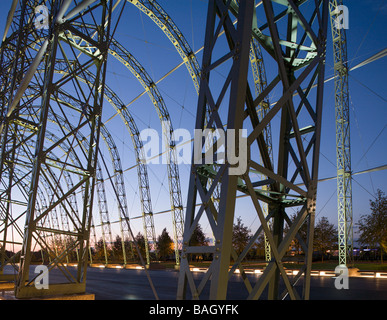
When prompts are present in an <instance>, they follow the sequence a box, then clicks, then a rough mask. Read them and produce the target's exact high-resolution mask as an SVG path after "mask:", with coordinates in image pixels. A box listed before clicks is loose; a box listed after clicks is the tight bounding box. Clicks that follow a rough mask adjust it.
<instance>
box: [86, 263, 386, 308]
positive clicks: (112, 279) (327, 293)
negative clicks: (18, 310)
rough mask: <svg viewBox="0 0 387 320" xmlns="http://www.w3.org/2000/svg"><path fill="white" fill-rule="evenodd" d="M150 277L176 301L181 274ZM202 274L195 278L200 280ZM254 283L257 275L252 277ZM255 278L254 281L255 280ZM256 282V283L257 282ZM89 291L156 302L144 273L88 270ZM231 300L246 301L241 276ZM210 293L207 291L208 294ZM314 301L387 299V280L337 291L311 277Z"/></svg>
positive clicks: (352, 282) (326, 280) (363, 281)
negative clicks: (179, 275)
mask: <svg viewBox="0 0 387 320" xmlns="http://www.w3.org/2000/svg"><path fill="white" fill-rule="evenodd" d="M149 274H150V277H151V279H152V281H153V283H154V285H155V288H156V290H157V293H158V295H159V298H160V299H163V300H164V299H171V300H174V299H176V292H177V281H178V274H179V273H178V272H177V271H173V270H150V271H149ZM202 276H203V274H202V273H197V274H195V275H194V277H195V280H197V281H200V279H201V277H202ZM249 277H251V278H252V279H251V280H252V282H253V280H254V282H255V281H256V280H255V279H257V277H258V276H255V275H250V276H249ZM254 278H255V279H254ZM254 282H253V283H254ZM87 290H88V292H91V293H94V294H95V297H96V299H113V300H122V299H144V300H147V299H154V295H153V293H152V290H151V288H150V286H149V282H148V280H147V278H146V274H145V271H144V270H124V269H96V268H89V270H88V274H87ZM228 291H229V293H228V299H235V300H238V299H242V300H243V299H245V298H246V296H247V290H246V289H245V287H244V284H243V283H242V278H241V276H240V275H234V276H233V277H232V278H231V279H230V282H229V290H228ZM206 292H208V290H205V292H204V294H206ZM310 298H311V300H387V279H377V278H350V279H349V289H348V290H344V289H342V290H337V289H336V288H335V286H334V279H333V278H330V277H312V280H311V297H310Z"/></svg>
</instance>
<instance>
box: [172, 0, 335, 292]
mask: <svg viewBox="0 0 387 320" xmlns="http://www.w3.org/2000/svg"><path fill="white" fill-rule="evenodd" d="M305 2H306V1H269V0H264V1H262V2H259V3H258V4H257V5H256V6H255V2H254V1H252V0H251V1H240V2H236V1H227V2H224V1H210V2H209V5H208V13H207V25H206V36H205V44H204V50H203V62H202V74H201V82H200V91H199V101H198V108H197V118H196V124H195V129H197V130H199V131H200V130H204V129H206V130H207V132H208V131H213V132H218V133H219V135H218V136H217V137H216V135H215V134H214V137H215V138H214V139H215V140H216V143H214V145H213V146H212V147H210V148H208V147H206V148H205V150H203V149H202V148H203V145H200V144H199V147H197V148H199V149H198V150H199V151H198V152H199V154H198V158H197V159H196V162H195V163H194V164H193V165H192V168H191V174H190V182H189V192H188V201H187V211H186V217H185V227H184V230H185V232H184V242H183V252H182V263H181V269H180V276H179V284H178V298H179V299H185V298H187V297H191V298H193V299H198V298H199V297H202V295H203V289H204V288H205V286H206V284H207V283H210V292H209V298H210V299H226V298H227V288H228V280H229V278H230V275H231V274H232V273H233V272H234V271H235V270H236V269H237V268H238V269H239V272H240V273H241V274H242V277H243V279H244V284H245V286H246V290H247V298H248V299H257V298H260V297H261V295H262V293H263V291H264V290H265V288H268V290H267V296H268V298H269V299H280V298H284V297H286V296H289V297H290V298H291V299H297V298H305V299H308V297H309V293H310V292H309V290H310V272H311V262H312V253H313V230H314V217H315V206H316V191H317V180H318V164H319V152H320V136H321V112H322V100H323V88H324V69H325V50H326V37H327V27H328V21H329V16H328V15H329V12H328V10H329V8H328V4H329V3H328V1H315V2H309V3H308V4H309V6H311V7H312V9H310V8H309V10H306V9H305V7H304V6H303V4H305ZM232 16H235V17H236V18H237V22H236V24H233V22H232V19H231V17H232ZM262 20H263V21H264V22H265V23H264V24H262V25H258V21H262ZM220 32H224V34H225V38H226V40H227V42H226V43H222V44H218V43H219V42H220V41H221V40H220V38H219V37H218V35H219V33H220ZM252 37H254V38H255V39H256V40H257V41H258V42H259V44H260V45H261V46H262V48H263V50H264V51H265V52H266V53H267V54H268V55H269V56H270V57H271V58H272V59H273V60H274V63H275V64H276V66H277V67H278V74H276V75H274V77H273V79H271V80H270V81H269V82H268V85H267V87H266V88H265V89H264V90H263V91H262V92H261V93H260V94H259V95H258V97H256V98H255V99H254V98H253V96H252V92H251V89H250V85H249V82H248V78H249V77H248V62H249V55H250V43H251V39H252ZM220 67H223V69H222V71H223V72H224V73H226V74H227V77H226V80H225V81H223V82H221V83H220V84H219V80H218V81H212V79H213V78H214V72H216V70H217V69H218V68H220ZM315 84H316V85H317V93H316V94H315V95H312V94H311V88H312V86H313V85H315ZM216 85H218V86H219V88H217V87H216ZM276 87H277V88H280V90H282V96H281V98H280V99H279V100H278V102H277V103H276V104H275V105H274V106H273V107H272V108H271V109H270V111H268V112H267V113H266V114H265V115H264V116H263V117H261V118H259V117H258V114H257V111H256V109H257V106H258V105H259V104H260V103H261V102H262V101H265V99H266V98H267V96H268V94H269V93H270V92H272V90H273V89H274V88H276ZM295 94H297V96H296V95H295ZM207 115H208V116H207ZM275 116H277V117H280V128H279V130H280V133H279V140H278V141H277V143H276V148H277V152H278V153H277V154H278V159H277V162H276V163H275V164H274V165H273V163H272V161H271V157H270V154H269V150H270V148H269V146H268V145H267V139H265V133H264V129H265V128H266V127H267V126H268V125H269V124H270V123H272V122H273V121H274V120H273V119H274V117H275ZM206 118H207V119H208V120H206ZM301 119H302V120H301ZM242 129H244V130H245V132H246V134H247V137H243V136H242V135H240V134H239V133H240V132H241V130H242ZM202 132H203V137H202V138H201V139H200V140H202V139H203V142H204V141H205V140H206V137H205V131H202ZM222 132H223V134H221V133H222ZM229 133H230V135H229ZM305 135H309V138H310V139H309V140H308V142H307V143H305V140H306V139H303V137H304V136H305ZM199 138H200V137H199ZM207 139H208V138H207ZM204 146H206V144H205V143H204ZM220 146H223V147H224V151H223V152H222V154H223V155H226V154H227V155H233V156H232V157H231V158H228V159H224V157H222V154H221V151H220V149H219V147H220ZM235 146H237V147H235ZM238 146H239V147H238ZM273 148H274V144H273ZM235 150H237V151H235ZM232 152H235V153H236V154H233V153H232ZM208 156H211V157H212V159H215V160H214V162H215V163H216V164H215V165H209V164H207V163H206V159H208ZM236 156H239V160H240V161H241V160H242V159H243V158H244V157H245V160H246V163H245V165H246V167H243V169H242V170H240V168H239V169H238V168H235V167H236V165H237V163H236V162H235V157H236ZM259 161H262V164H259V163H258V162H259ZM239 164H240V163H239ZM256 173H258V174H259V175H264V176H266V177H267V179H265V180H261V179H260V178H258V179H257V177H256ZM259 177H261V176H259ZM209 179H211V184H210V185H208V184H207V181H208V180H209ZM297 180H299V181H301V183H302V187H300V186H297V185H296V181H297ZM218 184H220V198H219V205H218V206H215V205H214V202H213V197H212V194H213V192H214V190H216V188H217V186H218ZM237 193H242V194H245V195H247V197H248V198H249V199H251V201H252V203H253V206H254V209H255V212H256V214H257V216H258V218H259V220H260V223H261V226H260V227H259V228H258V230H257V231H256V233H255V234H254V235H253V237H252V238H251V241H250V242H249V244H248V245H247V246H246V247H245V248H244V250H243V252H242V253H240V254H237V253H236V251H235V248H234V247H233V246H232V227H233V221H234V215H235V212H237V211H238V210H240V209H238V202H237V201H236V197H237ZM263 204H267V205H268V215H267V216H265V215H264V213H263V209H262V206H263ZM196 207H197V208H196ZM289 208H297V215H296V218H295V219H294V221H290V218H289V215H288V213H287V209H289ZM203 217H205V218H206V219H208V221H209V224H210V226H211V231H212V233H213V235H214V243H213V245H210V246H192V245H190V241H191V237H192V235H193V232H194V230H195V228H196V226H197V225H198V223H199V222H200V221H201V219H202V218H203ZM285 222H286V223H287V224H288V225H289V226H290V227H289V231H288V232H287V233H286V235H285V236H284V232H283V230H284V224H285ZM270 225H272V226H270ZM303 225H306V226H307V227H306V230H307V236H306V238H305V239H303V238H302V237H301V236H300V234H299V232H300V228H301V227H302V226H303ZM262 232H264V233H265V236H266V237H267V241H268V242H269V245H270V251H271V260H270V261H269V262H268V265H267V267H266V268H265V270H264V271H263V274H262V276H260V277H259V280H258V281H257V282H256V283H255V284H253V283H251V282H250V280H249V278H248V277H247V276H246V274H245V272H244V269H243V266H242V264H241V262H242V260H243V258H244V257H245V256H246V254H247V252H248V251H249V249H251V247H252V246H253V245H254V243H255V241H256V239H257V238H258V236H259V235H260V234H261V233H262ZM293 239H298V241H300V243H301V245H302V247H303V250H304V252H305V260H304V264H303V266H302V267H301V268H300V271H299V272H298V273H297V275H296V276H295V277H294V278H292V279H290V278H289V277H288V275H287V274H286V271H285V269H284V267H283V262H282V260H283V257H284V254H285V252H286V250H287V249H288V247H289V245H290V243H291V241H292V240H293ZM202 253H211V254H212V255H213V257H214V258H213V261H212V262H211V265H210V267H209V268H208V271H207V273H206V274H205V276H204V277H203V279H202V280H201V282H200V283H199V284H196V283H195V281H194V278H193V274H192V271H191V270H190V268H189V261H190V257H191V255H193V254H202ZM230 263H231V265H232V267H231V268H230ZM301 277H304V281H303V289H302V291H301V292H299V291H298V290H297V289H296V287H297V283H298V282H299V280H300V278H301ZM280 279H281V280H282V281H283V283H284V284H285V290H284V291H283V292H280V291H279V290H280V287H279V283H280Z"/></svg>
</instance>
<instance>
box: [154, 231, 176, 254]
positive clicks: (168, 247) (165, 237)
mask: <svg viewBox="0 0 387 320" xmlns="http://www.w3.org/2000/svg"><path fill="white" fill-rule="evenodd" d="M157 251H158V253H159V257H160V259H161V260H163V259H165V260H166V259H167V258H168V257H169V256H170V255H171V254H173V251H174V243H173V241H172V239H171V237H170V236H169V233H168V231H167V228H164V229H163V231H162V232H161V235H159V236H158V237H157Z"/></svg>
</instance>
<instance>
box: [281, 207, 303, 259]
mask: <svg viewBox="0 0 387 320" xmlns="http://www.w3.org/2000/svg"><path fill="white" fill-rule="evenodd" d="M298 215H299V212H297V213H294V214H292V215H291V217H290V225H289V224H288V223H286V224H285V227H284V235H286V234H287V233H288V232H289V230H290V227H291V225H292V224H293V223H294V221H295V220H296V218H297V217H298ZM297 234H298V237H299V238H300V239H302V241H303V242H304V243H306V241H307V234H308V224H307V223H303V224H302V226H301V227H300V229H299V230H298V231H297ZM292 246H293V247H294V248H295V249H296V250H297V253H298V254H301V253H302V252H304V250H303V248H302V246H301V243H300V241H299V239H297V238H294V239H293V240H292ZM304 253H305V252H304Z"/></svg>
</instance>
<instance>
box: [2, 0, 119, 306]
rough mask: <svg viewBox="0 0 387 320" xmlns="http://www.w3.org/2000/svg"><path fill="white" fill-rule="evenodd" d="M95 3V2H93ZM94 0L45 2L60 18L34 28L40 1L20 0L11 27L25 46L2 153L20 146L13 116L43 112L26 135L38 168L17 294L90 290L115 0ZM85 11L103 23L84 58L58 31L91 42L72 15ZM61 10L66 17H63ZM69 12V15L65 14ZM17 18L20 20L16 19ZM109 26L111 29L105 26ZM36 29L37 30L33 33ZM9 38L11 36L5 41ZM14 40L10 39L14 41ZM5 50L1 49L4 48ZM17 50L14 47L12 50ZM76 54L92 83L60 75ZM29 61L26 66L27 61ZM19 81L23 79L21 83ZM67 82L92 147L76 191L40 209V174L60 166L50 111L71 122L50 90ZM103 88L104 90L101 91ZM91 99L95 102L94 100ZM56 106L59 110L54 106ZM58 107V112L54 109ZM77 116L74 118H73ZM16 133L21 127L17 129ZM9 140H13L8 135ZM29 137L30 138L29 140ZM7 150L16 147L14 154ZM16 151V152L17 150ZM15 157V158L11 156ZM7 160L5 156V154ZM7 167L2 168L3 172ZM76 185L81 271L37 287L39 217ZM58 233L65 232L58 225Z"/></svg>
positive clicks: (24, 117) (28, 120)
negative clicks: (62, 60) (61, 65)
mask: <svg viewBox="0 0 387 320" xmlns="http://www.w3.org/2000/svg"><path fill="white" fill-rule="evenodd" d="M92 2H95V1H92ZM92 2H87V4H88V5H91V6H90V7H89V6H87V5H86V6H85V3H81V4H79V5H75V6H74V7H73V8H72V9H71V10H70V11H69V12H67V10H68V9H69V6H67V7H65V5H66V4H70V3H69V2H68V1H66V2H64V3H59V2H58V1H57V2H55V1H49V2H46V3H45V4H46V5H47V6H48V7H49V10H50V16H51V17H55V19H53V20H52V21H50V24H49V25H48V29H47V30H46V29H44V28H43V29H34V28H33V19H30V17H33V16H34V14H35V7H36V5H37V2H36V1H21V2H20V3H21V9H20V10H17V11H16V12H15V17H14V22H13V26H12V27H16V28H17V30H18V32H19V38H18V40H17V46H18V47H19V48H20V49H21V50H20V51H18V52H17V55H19V54H20V57H18V56H17V57H16V59H14V60H13V63H14V66H15V67H14V72H13V73H11V81H12V82H13V83H14V85H13V87H14V88H15V89H16V88H17V89H16V90H15V89H12V88H11V90H10V96H9V98H8V101H9V104H8V108H7V110H6V113H5V112H3V115H4V118H3V121H2V123H1V133H2V135H3V137H2V138H3V143H2V155H8V154H11V155H12V153H13V151H12V150H16V148H13V149H12V148H9V142H8V141H12V140H13V141H15V140H16V139H15V138H14V135H12V130H16V129H17V128H16V126H17V123H14V120H15V119H16V120H17V121H22V122H26V123H31V125H32V126H34V117H31V115H33V114H31V112H39V115H38V119H39V120H38V125H37V124H35V126H36V128H38V130H36V131H35V132H34V133H33V134H32V135H30V136H29V137H26V141H28V140H31V139H32V137H36V146H35V151H34V159H33V168H32V170H31V173H30V174H31V177H32V179H31V186H30V193H29V198H28V205H27V212H26V222H25V232H24V239H23V246H22V255H21V265H20V271H19V275H18V279H17V283H16V288H15V294H16V296H17V297H18V298H23V297H31V296H35V295H42V294H64V293H82V292H84V291H85V284H86V266H87V260H88V259H87V255H88V245H89V233H90V224H91V216H92V203H93V197H94V187H95V183H96V179H95V174H96V161H97V156H98V147H97V146H98V141H99V131H100V123H101V117H100V116H101V112H102V99H101V96H103V87H104V82H105V73H106V64H105V61H106V58H107V50H106V48H107V44H108V42H109V36H110V31H109V30H110V17H111V9H112V2H110V4H107V2H106V1H104V0H102V1H98V2H96V3H94V4H93V5H92ZM80 12H82V19H83V21H87V20H89V21H90V20H91V21H93V22H94V23H95V24H97V25H99V26H103V27H102V28H99V33H98V41H97V42H96V41H94V43H95V44H96V45H95V48H93V49H92V50H93V51H92V52H93V54H92V55H91V56H88V57H86V58H85V56H83V57H81V58H79V57H77V54H76V52H75V50H74V49H73V48H69V49H68V50H67V51H66V53H65V43H64V42H60V39H59V34H61V33H63V31H64V30H72V31H73V32H77V33H78V35H79V36H81V37H83V38H84V39H85V40H87V41H90V35H89V33H88V31H87V30H86V29H85V28H78V29H77V30H75V27H74V26H73V25H72V20H78V19H79V16H80V15H79V13H80ZM61 15H62V17H61ZM63 16H65V19H62V18H63ZM16 21H19V23H17V22H16ZM105 26H107V30H106V31H105ZM31 30H32V32H31ZM41 38H44V39H45V41H44V42H43V43H42V44H41V46H40V48H39V51H38V52H37V53H36V51H35V52H34V50H33V48H32V47H33V46H32V45H30V43H33V42H35V43H37V44H38V43H39V40H37V39H41ZM6 41H7V40H6ZM10 41H11V40H10ZM10 41H8V42H7V44H5V45H4V46H3V50H4V51H7V49H6V47H7V46H10ZM3 50H2V51H3ZM10 50H12V48H11V49H10ZM66 54H68V55H73V56H74V58H75V59H76V60H77V65H76V66H69V67H74V68H73V69H71V73H72V74H77V73H81V72H83V70H86V69H89V70H93V72H94V73H95V74H96V79H97V81H96V82H95V83H93V84H88V85H87V86H83V87H81V86H80V85H79V84H77V83H70V82H69V81H68V80H69V79H68V78H67V79H64V78H62V79H59V80H57V79H55V78H54V69H55V60H56V59H57V57H58V56H60V55H64V56H66ZM42 60H43V61H44V63H45V65H46V69H45V74H44V76H43V77H40V76H39V75H36V74H35V72H36V70H37V68H38V66H39V65H40V63H41V61H42ZM23 61H24V62H25V67H24V64H23ZM32 78H35V79H36V81H37V82H38V83H39V84H40V87H41V92H42V93H44V94H43V95H42V96H40V95H39V96H36V97H34V98H33V99H31V100H35V101H36V102H37V103H38V104H40V108H39V110H31V109H30V108H29V106H30V105H31V104H30V103H29V102H27V101H26V99H23V95H24V94H25V93H26V92H27V91H28V85H29V82H30V81H31V79H32ZM18 83H19V84H18ZM64 85H73V90H75V92H78V94H79V96H80V98H81V100H82V101H83V102H84V103H85V108H84V110H83V112H82V114H81V115H80V116H79V118H78V119H77V120H75V122H77V123H76V124H75V125H76V126H77V130H82V131H84V133H85V134H86V135H87V136H88V137H89V145H90V148H89V150H88V151H87V153H84V154H83V155H82V166H81V167H80V168H78V169H79V171H78V174H79V175H80V177H81V178H80V181H79V182H77V183H76V185H74V188H73V189H72V190H69V191H68V192H67V193H65V194H64V195H63V196H62V197H57V195H55V199H53V201H52V202H51V203H50V205H49V207H48V208H47V209H46V210H45V211H44V212H41V213H40V214H39V212H38V211H37V210H36V201H37V190H38V186H39V184H40V183H42V182H41V181H40V176H41V175H42V174H43V173H44V170H47V169H48V168H49V170H58V168H54V167H52V166H50V163H49V162H48V161H46V160H47V155H48V154H49V153H50V152H52V151H54V150H55V149H56V148H57V147H58V144H55V143H54V144H49V143H48V141H47V139H46V132H47V131H48V130H47V129H48V123H47V120H48V115H49V114H54V113H58V114H63V115H64V117H65V119H66V121H70V119H69V118H67V117H66V116H68V115H66V112H65V111H64V109H63V108H65V107H64V106H61V105H60V104H59V103H58V105H57V106H56V108H55V107H54V105H53V104H51V102H50V100H51V95H52V94H53V93H54V92H55V91H56V90H57V89H58V88H60V87H62V86H64ZM100 92H102V93H100ZM89 102H90V103H89ZM55 109H56V110H55ZM54 110H55V111H54ZM71 120H74V119H71ZM57 131H58V132H59V133H61V134H62V136H61V137H60V141H65V140H67V139H68V140H71V139H72V143H73V142H74V141H75V140H76V139H75V137H74V136H73V134H74V132H72V133H70V134H65V133H64V132H63V131H61V129H60V128H58V129H57ZM15 133H16V132H15ZM9 139H10V140H9ZM26 141H25V143H26ZM8 150H10V151H11V152H10V153H9V152H8ZM14 152H15V151H14ZM11 159H12V157H11ZM3 160H5V159H3ZM2 164H5V161H2ZM67 166H69V164H67V158H66V159H65V160H64V161H63V167H62V168H61V169H59V170H58V171H59V173H58V174H57V177H58V179H59V180H61V179H63V173H62V172H63V170H64V168H65V167H67ZM3 170H4V168H1V171H0V174H1V173H2V172H3ZM55 185H56V187H57V186H58V185H60V183H59V181H58V182H57V183H56V184H55ZM76 190H81V192H82V200H83V205H82V211H81V213H80V216H79V219H78V221H75V224H74V226H73V227H74V229H75V231H74V232H73V235H74V236H75V237H76V241H75V243H74V244H73V246H72V248H75V247H77V249H78V253H79V263H78V266H77V274H76V275H72V274H71V273H70V272H67V279H65V281H64V283H61V284H54V285H51V286H50V288H49V289H48V290H44V291H40V292H39V291H37V289H36V288H35V287H34V286H33V285H31V282H30V279H29V266H30V261H31V249H32V246H33V242H36V243H40V244H41V245H42V246H44V241H43V239H42V238H41V237H40V235H39V232H38V230H37V228H38V224H39V221H42V220H43V219H44V218H45V216H47V215H48V214H49V212H50V211H52V210H53V209H54V208H55V207H57V206H58V205H60V204H61V203H63V202H64V201H65V199H66V197H67V196H68V195H69V194H72V193H73V192H74V191H76ZM57 232H58V233H60V232H62V233H64V231H63V230H62V231H60V230H57ZM72 248H67V250H66V252H65V253H62V254H61V255H59V256H58V257H56V259H54V263H55V265H59V264H60V263H61V261H63V259H65V257H66V254H69V252H70V250H72Z"/></svg>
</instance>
